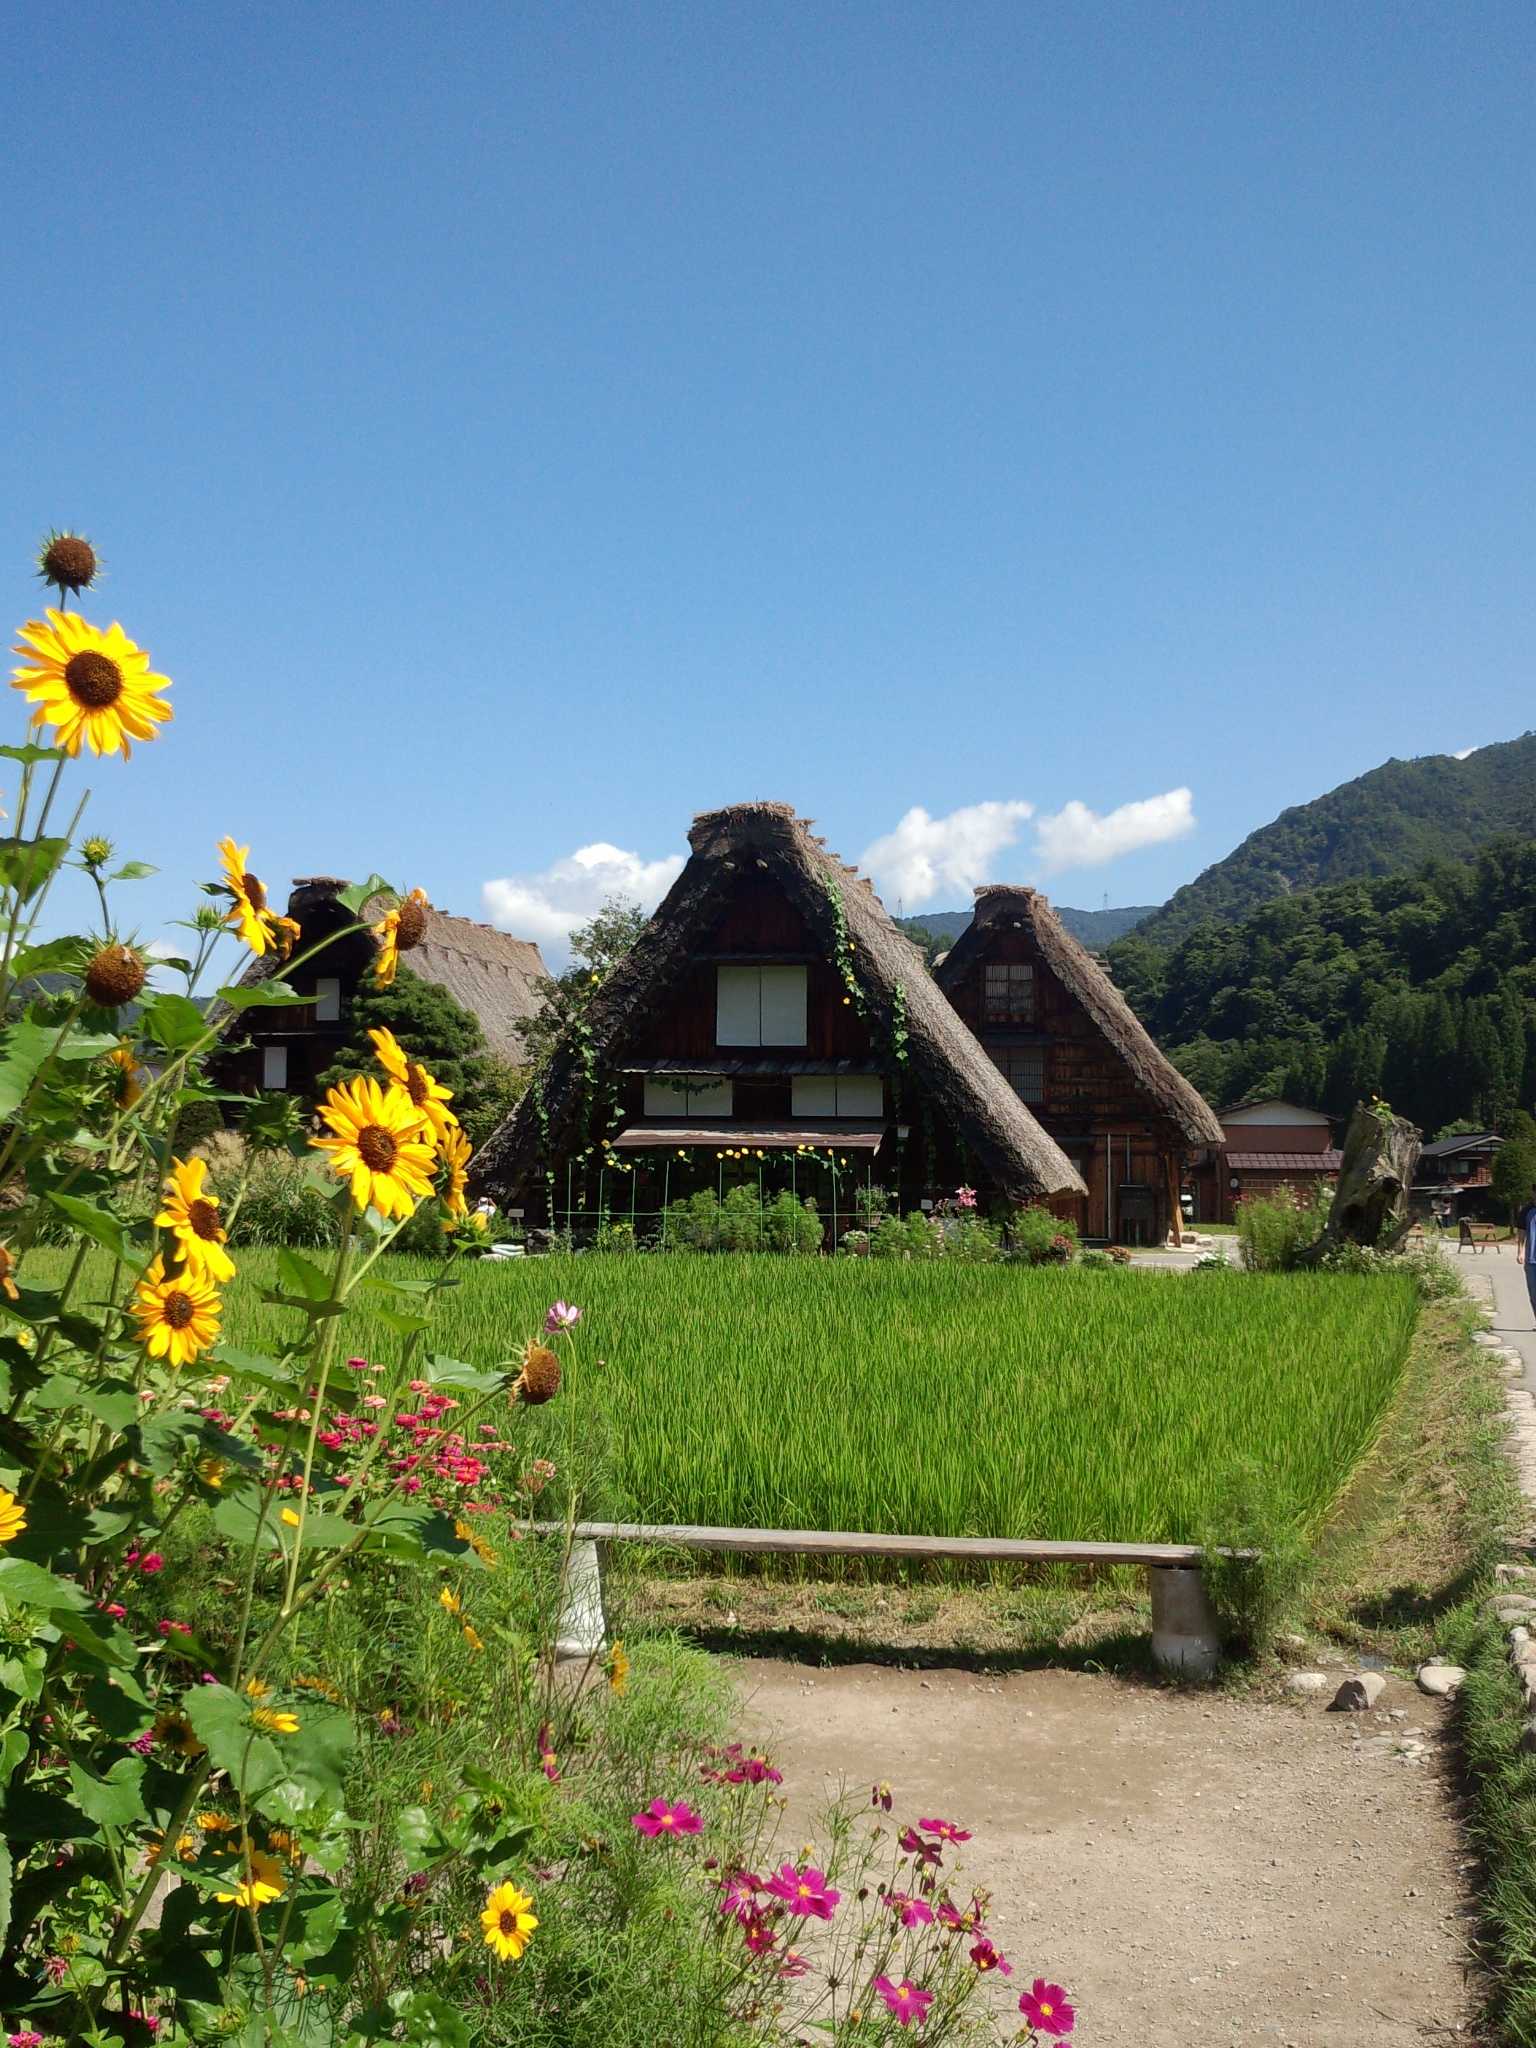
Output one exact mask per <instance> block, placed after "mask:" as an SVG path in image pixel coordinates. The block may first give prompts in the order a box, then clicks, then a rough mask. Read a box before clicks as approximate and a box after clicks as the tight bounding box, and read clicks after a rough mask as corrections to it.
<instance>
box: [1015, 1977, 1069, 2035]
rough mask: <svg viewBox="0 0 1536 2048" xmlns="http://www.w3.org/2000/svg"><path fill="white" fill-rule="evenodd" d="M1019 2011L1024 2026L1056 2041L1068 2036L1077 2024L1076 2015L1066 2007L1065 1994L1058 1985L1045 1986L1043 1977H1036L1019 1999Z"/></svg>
mask: <svg viewBox="0 0 1536 2048" xmlns="http://www.w3.org/2000/svg"><path fill="white" fill-rule="evenodd" d="M1019 2011H1020V2012H1021V2013H1023V2015H1024V2020H1025V2024H1026V2025H1028V2026H1031V2027H1033V2028H1034V2030H1035V2032H1036V2033H1037V2034H1050V2035H1052V2036H1053V2037H1054V2038H1055V2039H1057V2040H1059V2039H1060V2038H1061V2037H1062V2036H1063V2035H1064V2034H1070V2033H1071V2031H1072V2029H1073V2028H1074V2027H1075V2026H1076V2024H1077V2014H1076V2013H1075V2012H1074V2011H1073V2010H1072V2008H1071V2006H1070V2005H1068V2003H1067V1994H1066V1992H1065V1991H1063V1990H1062V1988H1061V1986H1060V1985H1059V1984H1047V1983H1046V1981H1045V1979H1044V1978H1043V1977H1037V1978H1036V1979H1035V1981H1034V1983H1033V1984H1031V1985H1030V1987H1029V1989H1028V1990H1027V1991H1026V1992H1025V1993H1024V1994H1023V1995H1022V1997H1021V1998H1020V1999H1019Z"/></svg>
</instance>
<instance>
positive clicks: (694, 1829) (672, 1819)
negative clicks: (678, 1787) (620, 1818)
mask: <svg viewBox="0 0 1536 2048" xmlns="http://www.w3.org/2000/svg"><path fill="white" fill-rule="evenodd" d="M630 1820H631V1821H632V1822H633V1824H634V1826H636V1827H637V1828H638V1829H639V1830H640V1832H641V1834H642V1835H649V1836H651V1837H652V1839H653V1840H654V1838H655V1837H656V1836H657V1835H696V1834H698V1832H699V1830H700V1829H701V1828H702V1827H703V1825H704V1823H703V1821H701V1820H700V1819H699V1816H698V1815H697V1814H696V1813H695V1812H694V1810H693V1808H692V1807H691V1806H689V1805H688V1803H687V1802H686V1800H682V1799H679V1800H677V1801H675V1802H671V1801H668V1800H665V1799H653V1800H652V1801H651V1803H650V1805H649V1806H648V1807H647V1808H646V1809H645V1812H644V1813H633V1814H631V1815H630Z"/></svg>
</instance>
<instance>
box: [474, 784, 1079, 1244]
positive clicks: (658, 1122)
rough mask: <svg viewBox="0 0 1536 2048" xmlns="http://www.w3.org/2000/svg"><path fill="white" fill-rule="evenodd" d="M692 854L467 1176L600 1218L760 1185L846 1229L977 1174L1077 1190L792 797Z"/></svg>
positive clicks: (703, 839) (503, 1194) (1030, 1197)
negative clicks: (857, 1214) (808, 1203)
mask: <svg viewBox="0 0 1536 2048" xmlns="http://www.w3.org/2000/svg"><path fill="white" fill-rule="evenodd" d="M688 839H689V845H690V848H691V854H690V858H689V860H688V863H687V865H686V866H685V868H684V869H683V872H682V873H681V874H680V875H679V877H678V879H677V881H676V882H675V883H674V884H673V886H672V888H671V890H670V891H669V892H668V894H667V897H666V899H665V901H664V902H663V903H662V904H661V906H660V907H659V908H658V910H657V911H656V912H655V914H654V916H653V917H652V918H651V920H650V923H649V924H648V925H647V926H646V928H645V930H644V931H643V932H642V933H641V935H640V937H639V939H638V940H637V941H636V942H635V945H634V946H633V947H632V949H631V950H630V952H629V953H628V954H627V955H626V957H625V958H624V960H623V961H622V962H621V963H620V964H619V965H618V967H616V968H615V969H614V971H613V973H612V974H611V975H610V976H609V978H608V980H607V981H606V982H605V983H604V984H603V985H602V987H601V988H600V989H599V990H598V991H597V993H596V994H595V996H594V997H593V1000H592V1002H591V1004H590V1006H589V1008H588V1010H587V1012H586V1014H585V1020H584V1024H583V1027H582V1029H581V1030H580V1031H579V1032H568V1033H567V1035H566V1036H565V1038H564V1039H563V1040H562V1041H561V1043H560V1044H559V1045H558V1047H557V1048H556V1050H555V1053H554V1055H553V1056H552V1059H551V1061H550V1063H549V1066H548V1067H547V1069H546V1070H545V1072H544V1073H543V1074H542V1076H541V1077H540V1078H539V1081H538V1083H537V1085H536V1086H535V1087H534V1088H532V1089H530V1091H529V1093H528V1094H527V1095H526V1096H525V1097H524V1098H523V1100H522V1102H521V1103H519V1105H518V1107H517V1109H516V1110H515V1111H514V1112H513V1114H512V1115H511V1116H510V1117H509V1118H508V1119H507V1121H506V1122H505V1123H504V1124H503V1125H502V1126H501V1128H500V1129H499V1130H498V1131H497V1132H496V1133H495V1134H494V1135H493V1136H492V1137H491V1138H490V1139H489V1140H488V1141H487V1143H486V1144H485V1146H484V1147H483V1148H482V1150H481V1152H480V1154H479V1157H478V1159H477V1160H476V1162H475V1165H474V1167H473V1168H472V1170H471V1185H472V1186H473V1187H474V1188H475V1189H476V1191H477V1192H480V1193H485V1194H489V1195H490V1196H491V1197H492V1198H493V1199H494V1200H496V1201H497V1202H499V1203H501V1204H503V1205H504V1206H507V1207H511V1208H515V1209H521V1210H522V1211H523V1212H524V1213H525V1214H526V1215H527V1217H528V1219H529V1221H530V1222H542V1221H546V1220H547V1221H550V1222H553V1223H554V1224H555V1225H557V1226H558V1227H561V1228H565V1227H569V1228H572V1229H574V1230H582V1229H587V1228H590V1227H591V1225H592V1223H593V1222H594V1221H595V1220H596V1219H597V1218H598V1217H599V1216H601V1215H603V1214H614V1215H624V1216H628V1215H633V1216H634V1217H636V1218H637V1219H638V1218H645V1219H651V1218H654V1217H655V1215H656V1214H657V1212H658V1211H659V1210H661V1209H662V1208H663V1207H664V1206H665V1205H666V1203H667V1202H668V1201H672V1200H676V1199H677V1198H678V1197H679V1196H680V1195H682V1194H687V1193H692V1192H695V1191H698V1190H701V1189H704V1188H709V1189H715V1190H716V1191H717V1192H718V1191H719V1190H720V1189H722V1188H726V1187H729V1186H730V1185H732V1184H733V1183H735V1182H737V1181H741V1180H746V1181H747V1182H748V1183H749V1184H751V1185H756V1186H759V1187H761V1188H762V1189H763V1190H764V1192H765V1193H767V1194H773V1193H777V1192H778V1191H780V1190H781V1189H784V1188H789V1189H790V1190H791V1191H792V1192H793V1193H795V1194H796V1195H797V1196H798V1197H799V1198H800V1199H802V1200H803V1199H805V1198H807V1197H809V1198H811V1199H814V1200H815V1201H816V1203H817V1206H818V1207H819V1208H821V1209H822V1210H823V1211H826V1212H830V1215H831V1218H832V1221H833V1229H834V1232H835V1231H836V1229H837V1228H838V1227H839V1225H840V1224H846V1223H847V1222H848V1221H849V1220H850V1212H851V1211H852V1209H853V1207H854V1205H855V1202H856V1200H857V1198H858V1193H859V1190H860V1189H861V1188H864V1189H866V1190H867V1188H868V1187H869V1186H871V1185H879V1186H880V1187H882V1188H884V1189H886V1190H888V1191H889V1192H890V1193H891V1194H892V1195H893V1196H894V1197H895V1198H896V1199H897V1200H899V1202H900V1205H901V1207H902V1208H903V1209H904V1210H908V1209H915V1208H917V1207H918V1206H919V1205H920V1204H922V1203H924V1202H929V1203H932V1202H935V1201H938V1200H941V1199H943V1198H944V1197H945V1196H947V1195H950V1194H952V1193H953V1192H954V1190H955V1189H956V1187H957V1186H959V1185H961V1184H970V1185H971V1186H973V1187H975V1188H976V1189H977V1191H978V1194H979V1195H980V1197H981V1199H982V1200H983V1202H985V1201H986V1200H987V1199H988V1198H989V1197H993V1196H995V1197H997V1198H998V1199H999V1200H1000V1201H1003V1202H1009V1203H1023V1202H1029V1201H1039V1200H1045V1199H1051V1200H1053V1201H1054V1200H1055V1199H1056V1198H1065V1199H1066V1200H1068V1201H1072V1200H1076V1199H1080V1198H1081V1196H1082V1194H1083V1184H1082V1182H1081V1180H1080V1179H1079V1178H1078V1175H1077V1172H1076V1171H1075V1169H1074V1168H1073V1167H1072V1165H1071V1164H1070V1163H1069V1161H1068V1160H1067V1159H1066V1157H1065V1156H1064V1155H1063V1153H1062V1152H1061V1150H1060V1148H1059V1147H1058V1146H1057V1145H1056V1144H1055V1143H1054V1142H1053V1141H1052V1140H1051V1139H1050V1138H1049V1137H1047V1135H1046V1134H1045V1132H1044V1131H1043V1130H1042V1129H1041V1127H1040V1125H1039V1123H1038V1122H1037V1121H1036V1120H1035V1118H1034V1116H1033V1115H1032V1114H1031V1112H1030V1111H1029V1109H1028V1108H1027V1107H1026V1106H1025V1104H1024V1103H1023V1102H1022V1101H1021V1099H1020V1098H1019V1096H1018V1094H1017V1093H1016V1092H1015V1091H1014V1090H1013V1089H1011V1088H1010V1087H1009V1086H1008V1085H1007V1083H1006V1082H1005V1081H1004V1080H1003V1079H1002V1076H1001V1075H1000V1074H999V1073H998V1071H997V1068H996V1067H995V1066H994V1065H993V1064H992V1063H991V1061H989V1060H988V1059H987V1057H986V1056H985V1054H984V1053H983V1052H982V1050H981V1048H980V1046H979V1045H978V1044H977V1043H976V1041H975V1039H974V1038H972V1037H971V1035H970V1033H969V1032H968V1031H967V1030H966V1029H965V1027H964V1025H963V1024H962V1023H961V1022H960V1020H959V1018H958V1017H957V1016H956V1014H955V1012H954V1011H953V1010H952V1009H951V1008H950V1006H949V1004H948V1003H947V1002H946V1001H945V999H944V997H943V996H942V995H941V994H940V992H939V990H938V989H937V988H936V987H935V986H934V983H933V981H932V979H931V977H930V976H929V973H928V970H927V968H926V966H925V965H924V962H923V956H922V954H921V952H920V951H919V950H918V948H917V947H916V946H914V945H913V944H912V942H911V941H910V940H909V939H908V938H907V937H906V936H905V935H904V934H903V933H902V932H900V931H898V930H897V928H896V926H895V925H894V924H893V923H892V921H891V919H890V918H889V917H888V916H887V915H886V912H885V910H884V908H883V907H882V906H881V904H880V902H879V900H878V898H877V897H876V896H875V894H874V891H873V890H872V889H871V888H870V886H869V884H868V882H867V881H865V880H863V879H862V878H861V877H860V876H859V875H858V874H857V873H856V871H855V870H854V869H852V868H850V867H846V866H845V865H844V864H843V863H842V862H841V861H840V860H838V859H837V858H836V857H835V855H833V854H831V853H829V852H827V850H826V848H825V847H824V846H823V844H822V842H821V841H820V840H819V839H817V838H815V837H813V836H812V834H811V831H810V829H809V827H808V825H807V823H806V822H805V821H804V820H803V819H800V818H797V817H796V816H795V813H794V811H793V809H792V808H791V807H790V806H789V805H787V804H773V803H755V804H738V805H736V806H734V807H733V808H731V809H728V810H719V811H706V812H704V813H702V814H701V815H700V816H699V817H697V818H696V819H695V820H694V824H693V829H692V830H691V832H690V833H689V835H688Z"/></svg>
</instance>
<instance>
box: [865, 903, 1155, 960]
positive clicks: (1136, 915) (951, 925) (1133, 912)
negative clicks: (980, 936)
mask: <svg viewBox="0 0 1536 2048" xmlns="http://www.w3.org/2000/svg"><path fill="white" fill-rule="evenodd" d="M1051 907H1052V909H1053V910H1055V912H1056V915H1057V916H1058V917H1059V918H1060V919H1061V921H1062V923H1063V924H1064V925H1065V926H1066V928H1067V930H1068V931H1069V932H1070V933H1071V934H1072V936H1073V938H1074V939H1078V940H1080V941H1081V942H1082V944H1083V945H1085V946H1088V947H1091V948H1092V949H1093V950H1094V951H1095V952H1097V951H1099V950H1100V949H1102V948H1103V947H1105V946H1112V945H1113V944H1114V942H1115V940H1116V939H1120V938H1124V936H1125V934H1126V933H1127V932H1128V931H1130V929H1131V928H1132V926H1133V925H1140V924H1141V922H1142V920H1143V918H1147V917H1155V916H1156V915H1157V911H1156V908H1155V906H1149V905H1147V904H1145V903H1143V904H1141V905H1139V906H1136V905H1133V906H1131V907H1130V908H1128V909H1125V910H1068V909H1067V908H1066V907H1065V905H1062V904H1053V905H1052V906H1051ZM970 921H971V913H970V912H969V911H968V910H930V911H926V912H924V913H923V914H922V915H921V916H918V917H898V918H897V920H896V922H897V923H898V924H899V925H900V926H901V927H902V929H903V931H906V932H911V933H914V934H916V933H918V932H931V933H932V934H933V936H934V937H935V938H936V939H942V940H943V941H944V943H945V945H950V946H952V945H953V944H954V943H955V940H956V939H958V938H959V936H960V934H961V933H962V932H963V931H964V930H965V928H966V926H967V925H968V924H969V923H970ZM941 950H942V949H941Z"/></svg>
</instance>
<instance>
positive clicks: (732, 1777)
mask: <svg viewBox="0 0 1536 2048" xmlns="http://www.w3.org/2000/svg"><path fill="white" fill-rule="evenodd" d="M719 1777H720V1780H721V1783H722V1784H726V1785H782V1784H783V1782H784V1773H783V1772H782V1771H776V1770H775V1769H774V1767H773V1765H772V1764H771V1763H769V1761H768V1759H767V1758H766V1757H762V1756H748V1757H743V1758H742V1760H741V1762H740V1763H738V1764H733V1765H732V1766H731V1768H730V1770H728V1771H722V1772H720V1773H719Z"/></svg>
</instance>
